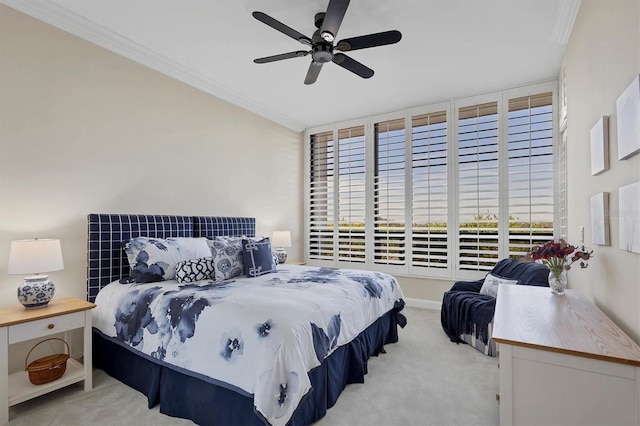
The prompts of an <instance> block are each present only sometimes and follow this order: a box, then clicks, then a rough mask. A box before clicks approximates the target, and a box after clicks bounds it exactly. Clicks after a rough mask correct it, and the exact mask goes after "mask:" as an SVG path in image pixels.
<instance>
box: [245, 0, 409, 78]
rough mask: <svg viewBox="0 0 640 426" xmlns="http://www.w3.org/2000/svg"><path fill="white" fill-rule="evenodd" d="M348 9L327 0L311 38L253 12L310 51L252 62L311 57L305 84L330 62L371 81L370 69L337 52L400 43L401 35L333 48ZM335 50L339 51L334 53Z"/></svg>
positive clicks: (343, 2) (340, 1)
mask: <svg viewBox="0 0 640 426" xmlns="http://www.w3.org/2000/svg"><path fill="white" fill-rule="evenodd" d="M348 6H349V0H330V1H329V6H327V11H326V12H320V13H317V14H316V16H315V26H316V27H317V28H318V29H317V30H316V32H314V33H313V36H312V37H311V38H309V37H307V36H305V35H304V34H302V33H299V32H298V31H296V30H294V29H293V28H290V27H288V26H286V25H285V24H283V23H282V22H280V21H277V20H276V19H274V18H272V17H271V16H269V15H267V14H266V13H263V12H253V14H252V15H253V17H254V18H256V19H257V20H258V21H260V22H263V23H265V24H267V25H268V26H270V27H271V28H273V29H276V30H278V31H280V32H281V33H283V34H285V35H288V36H289V37H291V38H293V39H295V40H297V41H299V42H300V43H302V44H304V45H306V46H309V47H311V50H308V51H307V50H298V51H295V52H289V53H282V54H279V55H273V56H266V57H264V58H258V59H254V60H253V62H255V63H256V64H266V63H269V62H275V61H281V60H283V59H290V58H297V57H302V56H307V55H308V54H311V58H312V60H311V65H309V70H308V71H307V76H306V77H305V79H304V84H313V83H315V81H316V80H317V79H318V75H319V74H320V70H321V69H322V65H324V64H325V63H327V62H333V63H334V64H337V65H339V66H341V67H342V68H344V69H346V70H349V71H351V72H352V73H354V74H357V75H359V76H360V77H362V78H371V77H372V76H373V70H372V69H371V68H368V67H366V66H365V65H363V64H361V63H360V62H358V61H356V60H355V59H353V58H351V57H349V56H347V55H345V54H344V53H339V52H349V51H353V50H359V49H366V48H369V47H376V46H384V45H387V44H394V43H397V42H399V41H400V39H401V38H402V34H401V33H400V31H396V30H393V31H384V32H381V33H375V34H368V35H363V36H359V37H352V38H346V39H343V40H340V41H338V42H337V43H336V44H335V45H334V43H333V42H334V40H335V38H336V35H337V34H338V29H339V28H340V24H341V23H342V18H344V15H345V13H346V12H347V7H348ZM335 50H338V51H339V52H338V53H336V52H334V51H335Z"/></svg>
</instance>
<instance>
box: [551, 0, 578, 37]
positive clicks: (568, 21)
mask: <svg viewBox="0 0 640 426" xmlns="http://www.w3.org/2000/svg"><path fill="white" fill-rule="evenodd" d="M581 1H582V0H561V1H560V2H559V3H558V10H557V12H556V20H555V22H554V24H553V31H552V33H551V40H553V41H554V42H556V43H558V44H563V45H564V44H567V43H568V42H569V37H570V36H571V29H572V28H573V23H574V22H575V20H576V16H578V10H579V9H580V3H581Z"/></svg>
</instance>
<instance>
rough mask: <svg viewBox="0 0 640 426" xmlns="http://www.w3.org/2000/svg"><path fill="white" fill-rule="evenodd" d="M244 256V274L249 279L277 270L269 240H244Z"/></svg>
mask: <svg viewBox="0 0 640 426" xmlns="http://www.w3.org/2000/svg"><path fill="white" fill-rule="evenodd" d="M242 255H243V257H244V273H245V275H246V276H247V277H258V276H260V275H264V274H268V273H270V272H275V270H276V263H275V262H274V260H273V254H272V253H271V240H269V238H263V239H261V240H258V241H256V240H252V239H243V240H242Z"/></svg>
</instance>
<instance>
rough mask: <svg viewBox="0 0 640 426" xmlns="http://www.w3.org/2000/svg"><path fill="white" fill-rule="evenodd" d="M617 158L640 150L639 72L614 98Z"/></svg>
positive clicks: (620, 158)
mask: <svg viewBox="0 0 640 426" xmlns="http://www.w3.org/2000/svg"><path fill="white" fill-rule="evenodd" d="M616 124H617V126H618V160H626V159H627V158H629V157H631V156H633V155H635V154H637V153H638V152H640V74H638V75H637V76H636V77H635V78H634V79H633V81H632V82H631V84H630V85H629V86H627V88H626V89H625V90H624V92H622V94H621V95H620V97H618V99H617V100H616Z"/></svg>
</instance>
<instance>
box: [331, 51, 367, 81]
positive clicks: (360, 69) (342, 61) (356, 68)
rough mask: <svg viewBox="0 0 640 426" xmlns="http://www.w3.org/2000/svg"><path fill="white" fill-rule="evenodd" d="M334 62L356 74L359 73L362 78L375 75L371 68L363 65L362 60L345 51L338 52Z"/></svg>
mask: <svg viewBox="0 0 640 426" xmlns="http://www.w3.org/2000/svg"><path fill="white" fill-rule="evenodd" d="M333 62H334V63H335V64H337V65H340V66H341V67H342V68H344V69H346V70H349V71H351V72H352V73H354V74H358V75H359V76H360V77H362V78H371V77H373V70H372V69H371V68H369V67H366V66H364V65H362V64H361V63H360V62H358V61H356V60H355V59H353V58H350V57H348V56H347V55H345V54H343V53H336V54H335V55H334V56H333Z"/></svg>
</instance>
